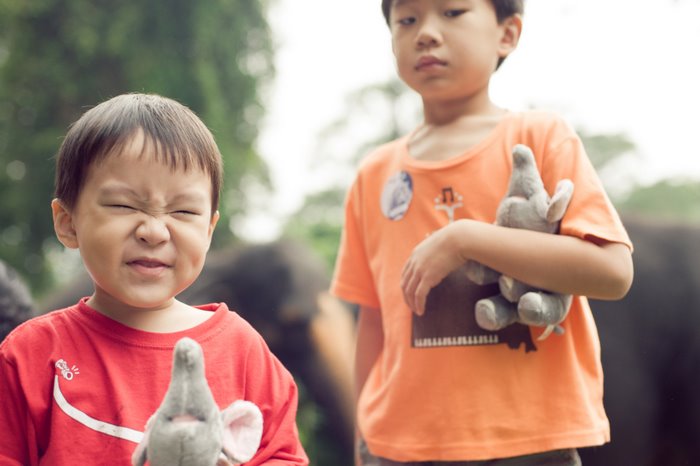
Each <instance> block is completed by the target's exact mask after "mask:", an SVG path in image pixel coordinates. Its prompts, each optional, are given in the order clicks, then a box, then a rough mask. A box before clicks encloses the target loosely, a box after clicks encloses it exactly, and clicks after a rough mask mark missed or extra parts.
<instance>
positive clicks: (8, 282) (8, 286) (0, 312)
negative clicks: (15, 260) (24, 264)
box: [0, 261, 35, 341]
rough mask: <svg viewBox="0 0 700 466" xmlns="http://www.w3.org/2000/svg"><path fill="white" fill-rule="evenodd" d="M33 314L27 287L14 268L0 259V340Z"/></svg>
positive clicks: (32, 305)
mask: <svg viewBox="0 0 700 466" xmlns="http://www.w3.org/2000/svg"><path fill="white" fill-rule="evenodd" d="M34 314H35V311H34V304H33V302H32V297H31V294H30V293H29V289H28V288H27V286H26V285H25V284H24V282H23V281H22V279H21V278H20V277H19V275H17V273H16V272H15V270H14V269H12V268H10V267H9V266H8V265H7V264H5V263H4V262H3V261H0V341H2V340H3V339H4V338H5V336H7V334H8V333H10V330H12V329H13V328H15V327H16V326H18V325H19V324H21V323H22V322H24V321H25V320H27V319H29V318H30V317H32V316H34Z"/></svg>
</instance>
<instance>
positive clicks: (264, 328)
mask: <svg viewBox="0 0 700 466" xmlns="http://www.w3.org/2000/svg"><path fill="white" fill-rule="evenodd" d="M328 277H329V272H328V271H327V270H326V267H325V264H323V263H322V262H321V260H320V259H319V258H318V256H317V255H315V254H314V253H313V252H312V251H310V250H309V249H308V248H307V247H305V246H304V245H302V244H300V243H299V242H295V241H291V240H282V241H278V242H274V243H269V244H262V245H249V246H241V247H237V248H232V249H227V250H217V251H212V252H210V254H209V257H208V259H207V262H206V264H205V266H204V269H203V271H202V274H201V275H200V277H199V278H198V279H197V281H196V282H195V283H194V284H192V286H190V287H189V288H188V289H187V290H186V291H184V292H183V293H182V294H181V295H179V296H178V299H180V300H182V301H184V302H187V303H190V304H202V303H209V302H225V303H226V304H228V306H229V308H230V309H232V310H235V311H236V312H238V313H239V314H240V315H241V316H243V318H245V319H246V320H247V321H248V322H249V323H250V324H251V325H252V326H253V327H255V328H256V329H257V330H258V332H260V334H261V335H262V336H263V338H264V339H265V341H266V342H267V344H268V346H269V347H270V350H271V351H272V352H273V353H274V354H275V355H276V356H277V357H278V358H279V359H280V361H281V362H282V363H283V364H284V365H285V367H287V369H288V370H289V371H290V372H291V373H292V374H293V375H294V377H295V379H296V380H297V382H298V383H299V385H300V387H301V389H302V390H304V392H305V394H306V395H308V397H309V398H310V399H311V400H312V401H313V402H315V403H316V404H317V406H318V407H319V408H320V410H321V411H322V416H323V418H324V419H325V421H326V422H325V423H324V425H323V427H324V435H327V436H328V441H329V442H332V443H333V449H334V450H335V451H336V452H337V454H338V457H340V458H350V459H351V458H352V442H353V432H354V430H353V429H354V427H353V416H354V414H353V403H352V399H353V398H352V378H351V377H352V367H351V365H352V357H353V356H352V355H353V352H354V347H353V345H354V321H353V316H352V314H351V312H350V311H349V310H348V309H347V308H346V307H345V306H344V305H343V304H341V303H340V302H339V301H338V300H336V299H334V298H332V297H331V296H330V295H328V294H327V290H328V285H329V278H328ZM92 292H93V288H92V282H91V281H90V279H89V277H88V276H87V275H84V276H81V277H79V278H77V279H76V280H75V281H74V282H72V283H71V284H70V285H68V286H65V287H64V288H63V289H62V290H59V291H57V292H56V293H54V294H52V295H51V296H49V297H48V298H47V299H45V300H44V301H43V302H42V303H41V305H40V309H41V310H42V311H43V312H48V311H51V310H54V309H60V308H63V307H67V306H70V305H72V304H75V303H76V302H77V301H78V300H79V299H80V298H81V297H84V296H89V295H91V294H92Z"/></svg>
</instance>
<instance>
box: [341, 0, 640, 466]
mask: <svg viewBox="0 0 700 466" xmlns="http://www.w3.org/2000/svg"><path fill="white" fill-rule="evenodd" d="M522 7H523V4H522V1H502V0H493V1H489V0H394V1H391V0H383V2H382V9H383V11H384V14H385V17H386V19H387V22H388V24H389V27H390V30H391V37H392V48H393V51H394V55H395V57H396V65H397V69H398V73H399V75H400V77H401V78H402V79H403V80H404V81H405V82H406V83H407V84H408V85H409V86H410V87H411V88H413V89H414V90H415V91H416V92H418V93H419V94H420V96H421V98H422V102H423V114H424V121H423V123H422V124H421V125H420V126H419V127H418V128H416V129H415V130H414V131H413V132H412V133H410V134H409V135H407V136H405V137H402V138H400V139H398V140H396V141H393V142H391V143H389V144H386V145H384V146H381V147H379V148H377V149H376V150H375V151H374V152H372V153H371V154H370V155H369V156H368V157H367V158H366V159H365V160H364V161H363V163H362V165H361V167H360V170H359V173H358V175H357V178H356V180H355V182H354V184H353V185H352V187H351V188H350V191H349V193H348V197H347V205H346V217H345V225H344V230H343V238H342V241H341V246H340V251H339V255H338V262H337V265H336V274H335V278H334V282H333V285H332V289H333V291H334V293H335V294H337V295H338V296H339V297H341V298H343V299H345V300H347V301H350V302H354V303H357V304H359V306H360V315H359V322H358V335H357V348H356V376H357V383H356V385H357V388H356V389H357V394H358V407H357V421H358V428H359V434H360V436H361V439H362V441H361V442H360V457H359V459H358V464H363V465H396V464H406V463H408V464H412V465H429V464H437V463H438V462H446V463H447V464H452V465H458V464H459V465H462V464H463V465H481V464H489V465H502V466H506V465H508V466H515V465H522V466H526V465H528V466H529V465H532V466H534V465H545V464H546V465H561V466H573V465H577V464H579V462H580V460H579V458H578V454H577V452H576V448H578V447H584V446H590V445H600V444H602V443H604V442H606V441H608V439H609V425H608V421H607V419H606V416H605V412H604V410H603V404H602V373H601V366H600V358H599V356H600V354H599V352H600V349H599V342H598V336H597V332H596V328H595V324H594V322H593V318H592V315H591V312H590V309H589V307H588V304H587V301H586V298H585V297H584V296H591V297H595V298H599V299H619V298H620V297H622V296H624V294H625V293H626V292H627V290H628V288H629V286H630V283H631V279H632V261H631V244H630V241H629V238H628V236H627V234H626V232H625V230H624V228H623V226H622V224H621V222H620V220H619V218H618V215H617V213H616V212H615V210H614V208H613V207H612V205H611V204H610V202H609V200H608V198H607V196H606V194H605V192H604V191H603V189H602V187H601V184H600V182H599V180H598V178H597V176H596V174H595V171H594V170H593V168H592V166H591V164H590V162H589V160H588V158H587V157H586V154H585V151H584V149H583V146H582V144H581V141H580V139H579V138H578V137H577V135H576V134H575V133H574V131H573V130H572V129H571V128H570V127H569V126H568V125H567V124H566V123H564V122H563V121H561V120H560V119H559V118H558V117H556V116H554V115H552V114H550V113H546V112H535V111H532V112H523V113H516V112H510V111H508V110H505V109H502V108H499V107H497V106H496V105H495V104H494V103H493V102H492V101H491V99H490V96H489V89H488V88H489V82H490V79H491V76H492V74H493V72H494V71H495V70H496V68H497V67H498V66H499V65H500V63H501V62H502V61H503V60H504V59H505V58H506V57H507V56H508V55H509V54H510V53H511V52H512V51H513V50H514V49H515V48H516V46H517V44H518V41H519V38H520V33H521V28H522V19H521V14H522ZM518 143H521V144H526V145H528V146H530V147H531V148H532V149H533V151H534V153H535V154H536V159H537V165H538V167H539V169H540V172H541V173H542V176H543V179H544V182H545V186H546V187H547V189H548V191H549V192H550V193H551V192H553V189H554V186H555V184H556V182H557V181H558V180H560V179H562V178H569V179H571V180H573V182H574V185H575V186H576V189H575V193H574V197H573V199H572V201H571V203H570V205H569V208H568V211H567V215H566V216H565V217H564V219H563V221H562V223H561V233H562V234H561V235H547V234H542V233H536V232H531V231H524V230H517V229H508V228H503V227H498V226H495V225H494V224H493V221H494V219H495V214H496V209H497V206H498V203H499V202H500V200H501V198H502V197H503V196H504V194H505V193H506V190H507V185H508V178H509V176H510V172H511V168H512V161H511V155H510V154H511V149H512V148H513V146H514V145H516V144H518ZM470 259H471V260H475V261H478V262H481V263H482V264H485V265H488V266H489V267H491V268H493V269H496V270H499V271H500V272H502V273H503V274H506V275H509V276H511V277H513V278H515V279H518V280H521V281H523V282H526V283H529V284H531V285H533V286H536V287H539V288H544V289H549V290H552V291H557V292H562V293H569V294H574V295H576V297H575V299H574V302H573V305H572V307H571V310H570V313H569V315H568V317H567V319H566V320H565V321H564V322H563V323H562V326H563V327H564V329H565V332H564V334H563V335H561V336H559V335H557V336H551V337H549V338H548V339H546V340H544V341H543V342H538V344H537V345H535V344H534V342H533V339H532V337H531V333H530V332H531V330H530V328H528V327H525V326H522V325H519V324H517V325H512V326H510V327H508V328H506V329H503V330H500V331H497V332H490V331H487V330H484V329H481V328H479V326H478V325H477V324H476V321H475V319H474V303H475V302H476V301H477V300H478V299H480V298H482V297H485V296H489V295H491V294H494V292H495V290H494V289H493V288H492V287H489V286H486V287H479V286H476V285H475V284H472V283H470V282H469V280H467V279H466V276H465V275H464V273H463V268H462V266H463V265H464V264H465V262H466V261H467V260H470ZM535 331H537V330H535ZM523 344H525V345H524V348H525V350H521V347H522V346H523Z"/></svg>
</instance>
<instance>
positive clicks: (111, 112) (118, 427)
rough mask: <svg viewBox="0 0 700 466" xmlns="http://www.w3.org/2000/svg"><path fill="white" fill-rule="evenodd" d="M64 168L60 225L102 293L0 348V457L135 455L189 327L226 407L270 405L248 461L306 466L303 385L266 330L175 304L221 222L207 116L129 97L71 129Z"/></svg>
mask: <svg viewBox="0 0 700 466" xmlns="http://www.w3.org/2000/svg"><path fill="white" fill-rule="evenodd" d="M56 168H57V171H56V199H54V200H53V202H52V203H51V208H52V211H53V219H54V227H55V230H56V235H57V236H58V239H59V240H60V241H61V243H63V245H65V246H66V247H68V248H71V249H78V250H80V254H81V258H82V260H83V262H84V264H85V267H86V269H87V271H88V272H89V273H90V276H91V278H92V280H93V282H94V286H95V292H94V293H93V294H92V296H90V297H87V298H84V299H82V300H80V302H78V303H77V304H76V305H74V306H71V307H69V308H66V309H61V310H57V311H54V312H51V313H49V314H46V315H43V316H40V317H37V318H35V319H32V320H29V321H28V322H25V323H24V324H22V325H20V326H19V327H17V328H16V329H15V330H14V331H13V332H12V333H10V335H9V336H8V337H7V338H6V339H5V340H4V341H3V342H2V344H0V393H2V396H1V397H0V431H2V432H3V435H2V436H0V463H1V464H3V465H40V464H130V461H131V455H132V452H133V450H134V448H135V447H136V445H137V444H138V442H139V441H140V440H141V438H142V437H143V429H144V427H145V425H146V421H147V420H148V418H149V417H150V416H151V414H153V413H154V412H155V411H156V409H157V408H158V406H159V405H160V402H161V400H162V398H163V395H164V394H165V391H166V389H167V387H168V383H169V380H170V373H171V365H172V353H173V348H174V346H175V343H176V342H177V341H178V340H179V339H180V338H182V337H184V336H188V337H190V338H192V339H195V340H196V341H197V342H199V344H200V345H201V347H202V350H203V351H204V357H205V361H206V364H205V366H206V375H207V380H208V382H209V385H210V387H211V390H212V393H213V395H214V399H215V400H216V402H217V404H218V405H219V407H221V408H225V407H227V406H229V405H230V404H231V403H232V402H233V401H235V400H238V399H245V400H249V401H251V402H253V403H255V404H256V405H257V406H258V407H259V408H260V409H261V411H262V414H263V428H264V430H263V436H262V442H261V445H260V448H259V450H258V452H257V453H256V455H255V456H254V458H253V459H252V460H251V461H250V462H249V463H247V464H256V465H257V464H268V465H272V464H279V465H282V464H287V465H306V464H308V460H307V457H306V454H305V452H304V450H303V448H302V446H301V444H300V442H299V437H298V433H297V428H296V408H297V388H296V385H295V383H294V380H293V379H292V377H291V375H290V374H289V372H288V371H287V370H286V369H285V368H284V367H282V365H281V364H280V362H279V361H278V360H277V359H276V358H275V357H274V356H273V355H272V353H271V352H270V351H269V349H268V348H267V346H266V344H265V342H264V341H263V340H262V338H261V337H260V335H259V334H258V333H257V332H255V331H254V330H253V328H252V327H251V326H250V325H248V323H247V322H245V321H244V320H243V319H242V318H241V317H240V316H238V315H237V314H236V313H235V312H230V311H229V310H228V308H227V307H226V305H225V304H223V303H215V304H206V305H202V306H197V307H193V306H190V305H187V304H185V303H183V302H180V301H178V300H177V299H175V296H176V295H178V294H179V293H180V292H181V291H182V290H184V289H185V288H187V287H188V286H189V285H190V284H191V283H192V282H194V280H195V279H196V278H197V276H198V275H199V273H200V272H201V270H202V266H203V265H204V259H205V256H206V253H207V251H208V249H209V245H210V241H211V237H212V233H213V231H214V227H215V226H216V223H217V221H218V219H219V213H218V211H217V208H218V202H219V192H220V188H221V184H222V161H221V154H220V153H219V150H218V148H217V146H216V143H215V142H214V138H213V137H212V135H211V133H210V132H209V130H208V129H207V128H206V126H205V125H204V124H203V123H202V122H201V121H200V120H199V118H198V117H197V116H196V115H195V114H194V113H193V112H192V111H190V110H189V109H188V108H186V107H185V106H183V105H181V104H179V103H177V102H175V101H173V100H171V99H167V98H163V97H160V96H155V95H144V94H127V95H121V96H118V97H115V98H113V99H110V100H108V101H106V102H103V103H102V104H100V105H98V106H96V107H94V108H93V109H91V110H89V111H87V112H86V113H85V114H84V115H83V116H82V117H81V118H80V119H79V120H78V121H77V122H76V123H75V124H73V125H72V126H71V128H70V130H69V131H68V134H67V135H66V138H65V139H64V141H63V144H62V145H61V148H60V150H59V152H58V157H57V167H56Z"/></svg>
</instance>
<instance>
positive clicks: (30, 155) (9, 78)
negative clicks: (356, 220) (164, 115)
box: [0, 0, 273, 294]
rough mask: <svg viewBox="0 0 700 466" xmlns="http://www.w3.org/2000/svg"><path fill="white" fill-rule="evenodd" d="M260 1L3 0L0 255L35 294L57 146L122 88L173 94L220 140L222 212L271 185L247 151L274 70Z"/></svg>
mask: <svg viewBox="0 0 700 466" xmlns="http://www.w3.org/2000/svg"><path fill="white" fill-rule="evenodd" d="M266 5H267V2H266V1H265V0H261V1H250V0H201V1H197V2H192V1H189V0H151V1H148V2H142V1H138V0H99V1H93V0H33V1H31V2H24V1H16V0H0V257H2V258H3V259H4V260H5V261H7V262H8V263H9V264H10V265H12V266H13V267H15V268H16V269H17V270H18V271H19V272H20V273H21V274H22V275H24V276H25V277H26V278H27V279H28V281H29V282H30V284H31V287H32V289H33V291H34V293H35V294H38V293H40V292H41V291H44V290H45V289H47V287H48V286H49V285H50V283H51V273H50V269H49V267H48V265H47V261H46V254H47V251H48V250H50V249H52V248H55V247H56V246H57V243H56V241H55V240H54V239H53V228H52V223H51V215H50V209H49V202H50V200H51V198H52V193H53V176H54V167H53V163H54V162H53V155H54V154H55V153H56V150H57V149H58V146H59V145H60V143H61V138H62V136H63V135H64V134H65V132H66V130H67V127H68V125H69V124H70V123H71V122H72V121H74V120H75V119H76V118H78V117H79V116H80V114H82V113H83V112H84V111H85V110H86V109H87V108H89V107H91V106H94V105H96V104H98V103H99V102H101V101H103V100H106V99H108V98H110V97H113V96H115V95H118V94H121V93H124V92H148V93H157V94H162V95H165V96H168V97H171V98H174V99H176V100H178V101H180V102H182V103H184V104H185V105H187V106H189V107H190V108H191V109H192V110H194V111H195V112H196V113H197V114H199V115H200V117H201V118H202V119H203V120H204V121H205V123H206V124H207V125H208V126H209V128H210V129H211V130H212V132H213V133H214V136H215V137H216V139H217V141H218V143H219V146H220V149H221V151H222V154H223V155H224V159H225V160H224V163H225V167H226V188H225V189H226V191H225V192H224V195H223V196H222V221H221V222H220V225H222V226H223V228H218V229H217V233H216V235H215V238H214V245H215V247H216V246H219V245H222V244H223V243H226V242H230V241H232V240H233V236H232V233H231V231H230V230H229V229H228V228H226V227H227V226H228V223H229V219H230V218H232V217H234V216H236V215H239V214H241V213H242V212H243V211H244V210H245V207H246V199H245V196H244V195H243V193H244V192H245V189H244V187H245V185H246V184H247V183H250V182H252V181H251V180H256V182H262V183H267V170H266V167H265V165H264V162H263V161H262V159H261V158H260V157H259V156H258V154H257V153H256V152H255V150H254V148H253V143H254V141H255V140H256V138H257V125H258V123H259V121H260V118H261V116H262V107H261V104H260V100H261V98H260V97H261V90H262V89H263V86H264V85H265V84H266V82H267V81H268V80H269V79H270V78H271V77H272V74H273V66H272V45H271V37H270V31H269V30H268V24H267V22H266V20H265V16H264V14H265V10H266Z"/></svg>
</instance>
